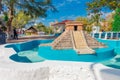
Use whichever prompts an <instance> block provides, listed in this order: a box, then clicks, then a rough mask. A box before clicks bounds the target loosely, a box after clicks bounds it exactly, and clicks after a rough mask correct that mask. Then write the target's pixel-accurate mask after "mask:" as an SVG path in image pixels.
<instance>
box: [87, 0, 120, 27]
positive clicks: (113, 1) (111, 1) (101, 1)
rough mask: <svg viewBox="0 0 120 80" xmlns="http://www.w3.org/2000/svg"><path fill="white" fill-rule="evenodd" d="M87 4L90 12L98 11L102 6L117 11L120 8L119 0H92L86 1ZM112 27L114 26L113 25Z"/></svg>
mask: <svg viewBox="0 0 120 80" xmlns="http://www.w3.org/2000/svg"><path fill="white" fill-rule="evenodd" d="M87 6H88V10H89V11H90V13H92V12H94V13H96V12H97V13H99V12H100V11H101V10H102V9H103V8H109V9H111V10H116V11H117V10H118V9H120V0H92V1H91V2H89V3H87ZM116 15H117V12H116ZM98 17H99V16H98ZM114 19H115V18H114ZM96 21H97V20H96ZM113 24H114V23H113ZM112 27H114V28H115V25H114V26H112ZM117 27H118V26H117Z"/></svg>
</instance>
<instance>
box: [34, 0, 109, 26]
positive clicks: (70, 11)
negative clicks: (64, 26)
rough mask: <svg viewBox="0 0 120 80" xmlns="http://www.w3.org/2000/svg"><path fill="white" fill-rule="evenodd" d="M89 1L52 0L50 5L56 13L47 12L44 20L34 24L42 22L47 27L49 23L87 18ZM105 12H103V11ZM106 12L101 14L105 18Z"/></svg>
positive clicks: (40, 19) (41, 19)
mask: <svg viewBox="0 0 120 80" xmlns="http://www.w3.org/2000/svg"><path fill="white" fill-rule="evenodd" d="M90 1H91V0H52V4H53V5H54V6H55V7H56V8H57V10H58V12H52V11H50V10H49V11H47V17H46V18H39V19H38V20H37V21H36V22H42V23H43V24H45V25H46V26H49V23H50V22H55V21H58V22H60V21H63V20H75V19H76V18H77V17H79V16H83V17H84V16H87V10H86V8H87V6H86V3H87V2H90ZM103 11H104V12H105V10H103ZM107 14H108V12H106V13H103V17H105V16H106V15H107Z"/></svg>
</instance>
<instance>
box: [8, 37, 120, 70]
mask: <svg viewBox="0 0 120 80" xmlns="http://www.w3.org/2000/svg"><path fill="white" fill-rule="evenodd" d="M97 40H98V41H99V42H102V43H104V44H105V45H107V47H106V48H99V49H94V50H95V52H96V53H95V54H77V52H76V51H75V50H73V49H66V50H54V49H52V47H51V46H39V44H42V43H51V42H52V41H53V40H34V41H29V42H24V43H18V44H11V45H7V46H6V47H7V48H11V47H12V48H14V50H15V51H16V53H15V54H14V55H11V56H10V59H12V60H14V61H17V62H28V63H33V62H41V61H45V60H60V61H82V62H101V63H102V64H104V65H107V66H110V67H114V68H120V41H119V40H101V39H97Z"/></svg>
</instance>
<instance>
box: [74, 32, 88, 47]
mask: <svg viewBox="0 0 120 80" xmlns="http://www.w3.org/2000/svg"><path fill="white" fill-rule="evenodd" d="M73 37H74V44H75V48H76V49H81V48H86V47H87V44H86V41H85V40H84V37H83V36H82V32H81V31H73Z"/></svg>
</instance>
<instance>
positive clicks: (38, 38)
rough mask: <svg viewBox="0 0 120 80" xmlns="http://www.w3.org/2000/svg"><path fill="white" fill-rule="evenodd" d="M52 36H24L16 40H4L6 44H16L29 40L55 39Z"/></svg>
mask: <svg viewBox="0 0 120 80" xmlns="http://www.w3.org/2000/svg"><path fill="white" fill-rule="evenodd" d="M55 38H56V37H54V36H26V37H19V38H18V39H11V40H6V42H7V43H17V42H25V41H30V40H41V39H55Z"/></svg>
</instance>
